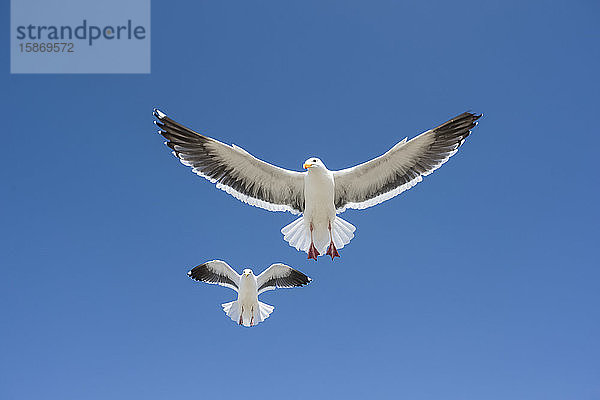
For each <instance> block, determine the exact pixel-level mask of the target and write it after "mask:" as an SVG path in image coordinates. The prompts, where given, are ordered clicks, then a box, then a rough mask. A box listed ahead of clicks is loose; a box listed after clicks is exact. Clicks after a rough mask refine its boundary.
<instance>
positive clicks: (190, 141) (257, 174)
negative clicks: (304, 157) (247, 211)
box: [154, 109, 305, 214]
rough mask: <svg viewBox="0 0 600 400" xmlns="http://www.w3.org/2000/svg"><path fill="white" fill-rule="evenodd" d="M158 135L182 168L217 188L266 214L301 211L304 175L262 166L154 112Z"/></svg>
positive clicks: (239, 151)
mask: <svg viewBox="0 0 600 400" xmlns="http://www.w3.org/2000/svg"><path fill="white" fill-rule="evenodd" d="M154 116H155V117H156V118H157V119H158V121H154V123H155V124H156V125H158V127H159V128H160V130H159V131H158V132H159V133H160V134H161V135H163V136H164V137H165V138H166V139H167V142H166V144H167V146H169V147H170V148H171V149H172V150H173V154H174V155H175V156H176V157H177V158H179V160H180V161H181V163H182V164H184V165H187V166H189V167H192V171H193V172H194V173H196V174H197V175H199V176H201V177H203V178H206V179H208V180H209V181H211V182H212V183H216V185H217V188H219V189H221V190H224V191H225V192H227V193H229V194H230V195H232V196H233V197H235V198H237V199H239V200H241V201H243V202H244V203H248V204H250V205H253V206H256V207H261V208H264V209H266V210H270V211H290V212H291V213H293V214H300V213H301V212H302V211H304V174H305V173H304V172H296V171H289V170H286V169H283V168H279V167H276V166H275V165H271V164H269V163H266V162H264V161H262V160H259V159H258V158H256V157H254V156H253V155H252V154H250V153H248V152H247V151H246V150H244V149H242V148H241V147H238V146H236V145H233V146H229V145H226V144H224V143H221V142H219V141H217V140H215V139H212V138H209V137H206V136H203V135H201V134H199V133H196V132H194V131H193V130H191V129H188V128H186V127H185V126H183V125H181V124H178V123H177V122H175V121H173V120H172V119H170V118H169V117H167V116H166V115H165V114H164V113H162V112H161V111H159V110H156V109H155V110H154Z"/></svg>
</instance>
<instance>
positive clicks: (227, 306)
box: [188, 260, 312, 326]
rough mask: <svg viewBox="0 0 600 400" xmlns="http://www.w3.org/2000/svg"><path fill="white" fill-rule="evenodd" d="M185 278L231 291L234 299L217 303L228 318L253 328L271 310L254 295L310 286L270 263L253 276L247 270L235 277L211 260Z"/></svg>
mask: <svg viewBox="0 0 600 400" xmlns="http://www.w3.org/2000/svg"><path fill="white" fill-rule="evenodd" d="M188 276H189V277H190V278H192V279H194V280H196V281H201V282H206V283H212V284H215V285H221V286H225V287H228V288H230V289H233V290H235V291H236V292H237V294H238V298H237V300H235V301H230V302H229V303H224V304H221V306H222V307H223V311H225V314H227V316H228V317H229V318H231V319H232V320H233V321H235V322H237V323H238V324H240V325H244V326H253V325H256V324H258V323H260V322H263V321H264V320H265V319H267V318H268V317H269V315H271V313H272V312H273V310H274V309H275V307H273V306H270V305H268V304H265V303H263V302H260V301H258V295H260V294H261V293H263V292H266V291H267V290H274V289H275V288H291V287H296V286H303V285H307V284H308V283H310V281H311V280H312V279H310V278H309V277H308V276H306V275H304V274H303V273H302V272H300V271H297V270H295V269H294V268H292V267H288V266H287V265H284V264H273V265H271V266H270V267H269V268H267V269H266V270H264V271H263V273H262V274H260V275H258V276H255V275H254V273H253V272H252V270H251V269H249V268H247V269H245V270H244V272H243V273H242V275H241V276H240V275H238V273H237V272H235V271H234V270H233V268H231V267H230V266H229V265H228V264H227V263H226V262H225V261H220V260H213V261H208V262H205V263H204V264H201V265H198V266H197V267H194V268H193V269H192V270H191V271H190V272H188Z"/></svg>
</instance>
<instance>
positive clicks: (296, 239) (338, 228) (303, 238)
mask: <svg viewBox="0 0 600 400" xmlns="http://www.w3.org/2000/svg"><path fill="white" fill-rule="evenodd" d="M355 230H356V227H355V226H354V225H352V224H351V223H350V222H348V221H344V220H343V219H341V218H340V217H338V216H336V217H334V220H333V222H332V224H331V236H332V238H333V244H334V245H335V247H336V248H337V249H338V250H339V249H341V248H343V247H344V246H345V245H347V244H348V243H350V240H352V238H353V237H354V231H355ZM281 233H283V239H284V240H285V241H286V242H288V243H289V244H290V246H292V247H295V248H296V250H299V251H304V252H305V253H308V249H309V247H310V229H309V225H308V223H307V222H306V221H305V220H304V216H302V217H300V218H298V219H296V220H295V221H293V222H292V223H291V224H289V225H286V226H284V227H283V228H281ZM313 240H314V242H315V246H316V248H317V249H318V250H319V252H320V253H321V254H324V253H325V249H327V246H329V232H327V228H325V231H324V232H316V231H313Z"/></svg>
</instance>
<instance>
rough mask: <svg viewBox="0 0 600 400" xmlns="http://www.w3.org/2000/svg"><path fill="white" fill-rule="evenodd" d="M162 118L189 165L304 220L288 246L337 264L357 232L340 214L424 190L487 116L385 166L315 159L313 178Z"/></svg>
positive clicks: (444, 129)
mask: <svg viewBox="0 0 600 400" xmlns="http://www.w3.org/2000/svg"><path fill="white" fill-rule="evenodd" d="M154 116H155V117H156V118H157V119H158V121H154V123H155V124H156V125H158V126H159V127H160V130H159V131H158V132H159V133H160V134H161V135H163V136H164V137H165V138H166V139H167V142H166V144H167V146H169V147H170V148H171V149H172V150H173V154H174V155H175V156H176V157H178V158H179V160H180V161H181V162H182V163H183V164H184V165H187V166H189V167H191V168H192V171H193V172H194V173H196V174H197V175H199V176H201V177H204V178H206V179H208V180H209V181H210V182H212V183H215V184H216V185H217V188H219V189H221V190H224V191H225V192H227V193H229V194H231V195H232V196H234V197H235V198H237V199H239V200H241V201H243V202H245V203H248V204H250V205H253V206H256V207H261V208H264V209H267V210H270V211H289V212H291V213H292V214H299V215H301V216H300V217H299V218H298V219H296V220H295V221H293V222H292V223H291V224H289V225H287V226H285V227H283V228H282V229H281V233H283V235H284V239H285V240H286V241H287V242H289V244H290V246H292V247H295V248H296V249H297V250H300V251H305V252H306V253H307V254H308V258H309V259H314V260H316V259H317V256H319V255H322V254H323V253H325V254H327V255H329V256H331V259H332V260H333V259H334V258H335V257H339V253H338V250H339V249H341V248H343V247H344V246H345V245H346V244H348V243H349V242H350V240H351V239H352V238H353V237H354V231H355V230H356V228H355V227H354V226H353V225H352V224H350V223H349V222H346V221H344V220H343V219H341V218H340V217H338V216H337V214H339V213H342V212H344V211H345V210H346V209H347V208H354V209H363V208H367V207H371V206H374V205H376V204H379V203H381V202H383V201H386V200H389V199H391V198H392V197H395V196H397V195H399V194H400V193H402V192H404V191H405V190H408V189H410V188H411V187H413V186H414V185H416V184H417V183H419V182H421V180H423V176H426V175H429V174H431V173H432V172H433V171H435V170H436V169H438V168H439V167H440V166H441V165H442V164H444V163H445V162H446V161H448V159H449V158H450V157H451V156H452V155H454V154H455V153H456V152H457V151H458V148H459V147H460V146H461V145H462V144H463V142H464V140H465V138H466V137H467V136H469V134H470V133H471V129H472V128H473V127H474V126H475V125H477V122H476V121H477V120H478V119H479V118H480V117H481V114H480V115H476V114H473V113H470V112H465V113H462V114H460V115H458V116H456V117H455V118H452V119H451V120H449V121H447V122H445V123H443V124H442V125H440V126H438V127H437V128H433V129H431V130H428V131H427V132H424V133H422V134H420V135H418V136H416V137H414V138H413V139H411V140H407V138H404V139H403V140H402V141H400V142H399V143H397V144H396V145H395V146H394V147H392V148H391V149H390V150H388V151H387V152H386V153H385V154H383V155H381V156H379V157H377V158H374V159H372V160H370V161H367V162H365V163H363V164H360V165H357V166H354V167H351V168H346V169H343V170H340V171H330V170H328V169H327V168H326V167H325V164H324V163H323V162H322V161H321V160H320V159H318V158H317V157H310V158H309V159H307V160H306V161H305V162H304V169H306V172H297V171H290V170H287V169H283V168H280V167H277V166H275V165H271V164H269V163H266V162H264V161H262V160H259V159H258V158H256V157H254V156H253V155H252V154H250V153H248V152H247V151H246V150H244V149H242V148H241V147H238V146H236V145H235V144H234V145H232V146H229V145H227V144H224V143H221V142H219V141H217V140H215V139H212V138H209V137H207V136H204V135H201V134H199V133H197V132H194V131H193V130H191V129H189V128H186V127H185V126H183V125H181V124H179V123H177V122H175V121H173V120H172V119H170V118H169V117H167V116H166V115H165V114H164V113H163V112H161V111H159V110H157V109H155V110H154Z"/></svg>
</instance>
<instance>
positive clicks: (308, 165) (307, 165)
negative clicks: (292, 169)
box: [303, 163, 313, 169]
mask: <svg viewBox="0 0 600 400" xmlns="http://www.w3.org/2000/svg"><path fill="white" fill-rule="evenodd" d="M312 166H313V165H312V164H310V163H304V165H303V167H304V169H309V168H310V167H312Z"/></svg>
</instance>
